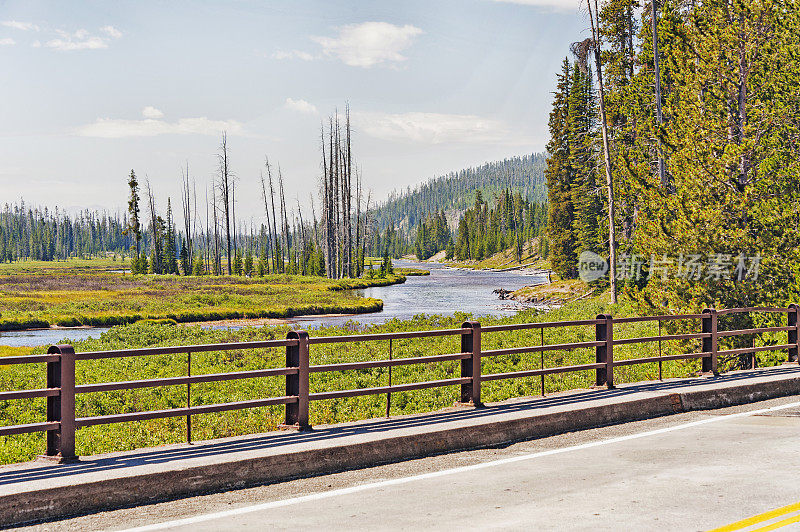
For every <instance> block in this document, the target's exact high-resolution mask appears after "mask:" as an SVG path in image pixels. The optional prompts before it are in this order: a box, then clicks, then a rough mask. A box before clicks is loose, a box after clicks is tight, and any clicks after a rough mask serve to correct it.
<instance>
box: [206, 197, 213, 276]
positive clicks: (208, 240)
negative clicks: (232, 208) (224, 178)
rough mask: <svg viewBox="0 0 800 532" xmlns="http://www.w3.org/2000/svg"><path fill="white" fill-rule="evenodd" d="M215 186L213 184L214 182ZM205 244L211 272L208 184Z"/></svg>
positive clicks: (207, 266) (209, 271)
mask: <svg viewBox="0 0 800 532" xmlns="http://www.w3.org/2000/svg"><path fill="white" fill-rule="evenodd" d="M212 187H213V184H212ZM205 245H206V256H205V259H206V269H207V270H208V273H209V274H211V271H212V269H211V223H210V221H209V217H208V186H206V238H205Z"/></svg>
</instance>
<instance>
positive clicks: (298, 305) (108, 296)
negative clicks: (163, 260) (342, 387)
mask: <svg viewBox="0 0 800 532" xmlns="http://www.w3.org/2000/svg"><path fill="white" fill-rule="evenodd" d="M114 268H117V269H119V268H120V262H115V261H112V260H95V261H88V260H87V261H81V260H71V261H66V262H61V263H58V262H55V263H50V262H18V263H13V264H2V265H0V330H10V329H24V328H34V327H48V326H51V325H59V326H78V325H96V326H109V325H116V324H124V323H131V322H135V321H138V320H141V319H165V318H166V319H173V320H175V321H178V322H193V321H211V320H223V319H237V318H285V317H292V316H297V315H303V314H331V313H362V312H375V311H378V310H380V309H381V308H382V306H383V303H382V302H381V301H380V300H378V299H373V298H364V297H361V296H359V295H358V294H357V293H354V292H352V291H349V290H348V289H352V288H367V287H370V286H381V285H388V284H395V283H401V282H403V281H404V280H405V278H404V277H403V276H402V275H400V274H396V275H390V276H388V277H387V278H385V279H382V278H373V279H343V280H330V279H327V278H323V277H308V276H297V275H268V276H266V277H254V278H245V277H235V276H202V277H180V276H170V275H137V276H132V275H130V274H122V273H112V272H111V271H110V270H113V269H114Z"/></svg>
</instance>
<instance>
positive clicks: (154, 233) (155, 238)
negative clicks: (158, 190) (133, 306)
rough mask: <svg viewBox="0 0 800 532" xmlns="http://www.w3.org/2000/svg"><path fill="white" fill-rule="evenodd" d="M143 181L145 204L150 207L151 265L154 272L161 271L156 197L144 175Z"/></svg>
mask: <svg viewBox="0 0 800 532" xmlns="http://www.w3.org/2000/svg"><path fill="white" fill-rule="evenodd" d="M144 182H145V187H146V188H147V204H148V207H149V208H150V232H151V238H152V242H153V250H152V255H153V260H152V264H151V266H152V268H153V272H154V273H161V257H162V256H163V253H162V249H161V244H162V242H161V221H160V220H159V216H158V214H157V211H156V199H155V196H153V190H152V189H151V188H150V179H149V178H147V177H145V180H144Z"/></svg>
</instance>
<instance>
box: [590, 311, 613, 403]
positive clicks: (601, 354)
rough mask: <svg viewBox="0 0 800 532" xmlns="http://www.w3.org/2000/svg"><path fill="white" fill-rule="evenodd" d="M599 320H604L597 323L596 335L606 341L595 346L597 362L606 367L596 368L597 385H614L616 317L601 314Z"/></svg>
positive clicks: (609, 386)
mask: <svg viewBox="0 0 800 532" xmlns="http://www.w3.org/2000/svg"><path fill="white" fill-rule="evenodd" d="M596 319H598V320H603V321H602V322H601V323H598V324H596V325H595V329H594V337H595V340H596V341H598V342H604V344H603V345H598V346H596V347H595V348H594V358H595V362H597V363H598V364H605V365H606V367H605V368H599V369H597V370H595V385H596V386H606V387H607V388H613V387H614V319H613V318H612V317H611V315H610V314H599V315H598V316H597V318H596Z"/></svg>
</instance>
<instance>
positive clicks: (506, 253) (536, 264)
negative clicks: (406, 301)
mask: <svg viewBox="0 0 800 532" xmlns="http://www.w3.org/2000/svg"><path fill="white" fill-rule="evenodd" d="M538 249H539V240H538V238H536V239H533V240H531V241H529V242H526V243H525V246H524V247H523V253H522V259H521V260H517V257H516V254H515V253H514V250H513V248H509V249H506V250H503V251H501V252H499V253H495V254H494V255H492V256H491V257H486V258H485V259H482V260H449V261H445V264H447V265H448V266H453V267H456V268H472V269H476V270H489V269H496V270H502V269H505V268H519V267H522V266H527V267H529V268H536V269H539V270H549V269H550V262H549V261H547V260H543V259H542V258H541V257H540V256H539V253H538V251H534V250H538Z"/></svg>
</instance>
